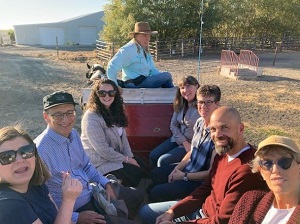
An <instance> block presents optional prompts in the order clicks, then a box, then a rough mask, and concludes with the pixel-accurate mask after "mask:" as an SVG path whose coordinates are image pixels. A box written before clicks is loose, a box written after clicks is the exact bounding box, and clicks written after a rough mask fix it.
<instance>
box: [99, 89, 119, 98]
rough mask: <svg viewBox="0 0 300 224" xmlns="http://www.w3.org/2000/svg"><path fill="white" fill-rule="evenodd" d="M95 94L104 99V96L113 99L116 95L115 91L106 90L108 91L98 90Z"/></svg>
mask: <svg viewBox="0 0 300 224" xmlns="http://www.w3.org/2000/svg"><path fill="white" fill-rule="evenodd" d="M96 93H97V95H98V96H100V97H105V96H106V94H108V96H110V97H114V96H115V95H116V94H117V91H116V90H108V91H105V90H98V91H96Z"/></svg>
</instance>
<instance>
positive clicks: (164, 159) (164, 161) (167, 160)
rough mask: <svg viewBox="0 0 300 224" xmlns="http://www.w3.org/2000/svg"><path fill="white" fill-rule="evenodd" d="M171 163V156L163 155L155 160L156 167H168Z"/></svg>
mask: <svg viewBox="0 0 300 224" xmlns="http://www.w3.org/2000/svg"><path fill="white" fill-rule="evenodd" d="M172 163H173V161H172V156H171V155H169V154H165V155H162V156H161V157H159V159H158V160H157V167H161V166H165V165H170V164H172Z"/></svg>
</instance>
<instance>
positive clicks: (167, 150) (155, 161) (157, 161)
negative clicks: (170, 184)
mask: <svg viewBox="0 0 300 224" xmlns="http://www.w3.org/2000/svg"><path fill="white" fill-rule="evenodd" d="M185 154H186V151H185V148H184V147H183V146H179V145H178V144H177V143H176V142H171V138H169V139H167V140H166V141H164V142H163V143H161V144H160V145H158V146H157V147H155V148H154V149H153V150H152V151H151V152H150V155H149V160H150V164H151V166H152V167H156V165H157V166H158V167H160V166H165V165H170V164H173V163H178V162H180V161H181V160H182V158H183V157H184V156H185Z"/></svg>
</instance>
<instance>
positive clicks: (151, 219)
mask: <svg viewBox="0 0 300 224" xmlns="http://www.w3.org/2000/svg"><path fill="white" fill-rule="evenodd" d="M139 218H140V221H141V223H142V224H148V223H149V224H153V223H155V220H156V217H155V216H154V214H153V211H152V209H151V208H150V207H149V205H144V206H143V207H142V208H141V209H140V212H139Z"/></svg>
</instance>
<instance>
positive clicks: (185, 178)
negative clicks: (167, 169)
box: [183, 172, 189, 181]
mask: <svg viewBox="0 0 300 224" xmlns="http://www.w3.org/2000/svg"><path fill="white" fill-rule="evenodd" d="M187 175H188V173H187V172H185V173H184V176H183V180H184V181H189V178H188V177H187Z"/></svg>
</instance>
